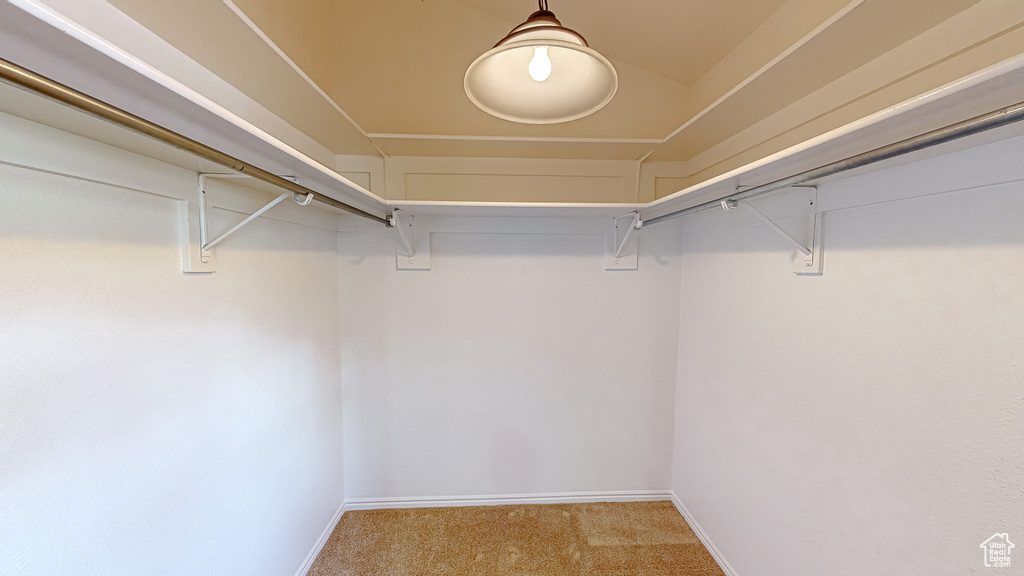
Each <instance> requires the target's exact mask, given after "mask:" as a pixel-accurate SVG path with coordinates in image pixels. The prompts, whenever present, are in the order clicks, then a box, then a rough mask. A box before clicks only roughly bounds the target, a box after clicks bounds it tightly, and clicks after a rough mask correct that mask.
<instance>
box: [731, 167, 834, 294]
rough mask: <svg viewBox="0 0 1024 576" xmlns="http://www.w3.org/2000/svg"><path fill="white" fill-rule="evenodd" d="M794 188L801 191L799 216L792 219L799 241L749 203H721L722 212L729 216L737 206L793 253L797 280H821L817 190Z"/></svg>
mask: <svg viewBox="0 0 1024 576" xmlns="http://www.w3.org/2000/svg"><path fill="white" fill-rule="evenodd" d="M795 188H800V189H801V190H802V191H803V192H802V193H803V194H804V198H803V199H802V203H801V205H802V210H801V213H800V214H798V215H797V216H796V218H795V219H796V221H797V222H798V226H799V231H798V232H796V235H798V236H799V237H800V238H801V239H799V240H798V239H797V238H796V237H794V235H793V234H790V233H789V232H787V231H786V230H784V229H783V228H782V227H781V226H779V225H778V224H777V223H776V222H775V221H774V220H772V219H771V218H769V217H768V216H766V215H765V214H764V213H763V212H761V211H760V210H758V209H757V208H755V207H754V205H753V204H751V203H750V201H748V200H742V199H741V200H733V199H725V200H722V208H723V209H724V210H726V211H727V212H732V211H733V210H735V209H736V208H738V207H740V206H742V207H743V208H746V209H747V210H748V211H749V212H750V213H751V214H753V215H754V216H757V218H758V219H759V220H760V221H762V222H764V223H765V224H766V225H767V226H768V227H769V228H771V229H772V231H773V232H775V233H776V234H778V235H779V237H780V238H782V239H783V240H785V241H786V243H787V244H789V245H790V246H791V247H792V248H793V249H794V250H795V252H794V257H793V272H794V273H796V274H797V275H799V276H820V275H821V274H822V272H823V268H822V227H823V224H824V218H823V217H824V215H823V214H822V213H821V211H820V210H819V209H818V189H817V188H816V187H813V186H810V187H795Z"/></svg>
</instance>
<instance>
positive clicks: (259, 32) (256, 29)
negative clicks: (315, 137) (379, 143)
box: [224, 0, 368, 136]
mask: <svg viewBox="0 0 1024 576" xmlns="http://www.w3.org/2000/svg"><path fill="white" fill-rule="evenodd" d="M224 4H226V5H227V7H228V8H230V9H231V11H232V12H234V13H235V15H236V16H238V18H239V19H240V20H241V21H242V22H245V25H246V26H248V27H249V28H250V29H251V30H252V31H253V32H255V33H256V35H257V36H259V37H260V39H261V40H263V42H265V43H266V44H267V46H269V47H270V49H271V50H273V51H274V52H276V53H277V55H278V56H280V57H281V59H282V60H284V61H285V63H287V64H288V66H291V68H292V70H295V72H296V73H297V74H298V75H299V76H301V77H302V79H303V80H305V81H306V83H307V84H309V85H310V86H312V87H313V89H314V90H316V92H317V94H319V95H320V96H321V97H323V99H324V100H326V101H327V103H328V104H330V105H331V107H333V108H334V109H335V110H337V111H338V113H339V114H341V115H342V116H344V117H345V120H348V122H349V123H350V124H352V126H353V127H354V128H355V129H356V130H358V131H359V132H360V133H362V135H363V136H368V134H367V133H366V130H363V127H362V126H360V125H359V123H358V122H356V121H355V120H354V119H353V118H352V117H351V116H349V115H348V112H345V110H343V109H342V107H341V106H339V105H338V103H337V102H335V101H334V99H333V98H331V97H330V96H328V95H327V92H324V90H323V88H321V87H320V85H319V84H317V83H316V82H314V81H313V79H312V78H310V77H309V75H308V74H306V72H305V70H303V69H302V68H300V67H299V65H298V64H296V63H295V62H294V61H293V60H292V59H291V58H289V57H288V55H287V54H285V52H284V50H281V48H280V47H279V46H278V45H277V44H276V43H275V42H274V41H273V40H271V39H270V36H267V34H266V33H265V32H263V30H262V29H261V28H260V27H259V26H257V25H256V23H255V22H253V21H252V19H251V18H249V17H248V16H247V15H246V14H245V12H243V11H242V9H241V8H239V7H238V6H236V5H235V3H234V2H233V0H224Z"/></svg>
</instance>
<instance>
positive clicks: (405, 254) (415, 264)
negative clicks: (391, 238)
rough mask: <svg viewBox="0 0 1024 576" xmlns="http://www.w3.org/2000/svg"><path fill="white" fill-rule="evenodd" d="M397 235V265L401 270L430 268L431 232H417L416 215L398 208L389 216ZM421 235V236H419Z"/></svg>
mask: <svg viewBox="0 0 1024 576" xmlns="http://www.w3.org/2000/svg"><path fill="white" fill-rule="evenodd" d="M388 221H389V222H390V224H391V227H392V228H393V229H394V230H395V233H396V236H397V240H398V242H397V244H398V247H397V252H396V254H395V266H396V267H397V268H398V269H399V270H430V234H429V233H421V234H419V235H417V234H416V228H415V226H414V225H413V223H414V221H415V217H414V216H413V215H411V214H406V213H404V212H402V211H401V210H398V209H396V210H395V211H394V212H392V213H391V216H389V217H388ZM417 236H419V237H417Z"/></svg>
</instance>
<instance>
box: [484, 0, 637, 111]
mask: <svg viewBox="0 0 1024 576" xmlns="http://www.w3.org/2000/svg"><path fill="white" fill-rule="evenodd" d="M539 4H540V10H538V11H537V12H534V13H533V14H531V15H530V17H529V18H528V19H527V20H526V22H524V23H522V24H520V25H519V26H516V27H515V28H513V29H512V31H511V32H509V33H508V36H505V37H504V38H502V40H501V41H500V42H498V43H497V44H496V45H495V46H494V48H491V49H490V50H488V51H487V52H484V53H483V54H482V55H481V56H480V57H479V58H477V59H476V60H475V61H474V62H473V63H472V64H471V65H470V66H469V70H467V71H466V81H465V87H466V95H468V96H469V99H470V100H472V101H473V103H474V104H476V105H477V106H478V107H479V108H480V109H481V110H483V111H484V112H487V113H488V114H491V115H493V116H497V117H498V118H503V119H505V120H510V121H512V122H520V123H523V124H557V123H559V122H568V121H570V120H577V119H579V118H583V117H585V116H589V115H591V114H593V113H594V112H597V111H598V110H600V109H601V108H603V107H604V105H605V104H607V103H608V102H610V101H611V99H612V96H614V95H615V90H616V89H617V88H618V86H619V77H618V75H617V74H616V73H615V67H613V66H612V63H611V62H609V61H608V59H607V58H605V57H604V56H602V55H601V54H599V53H598V52H597V51H596V50H594V49H593V48H591V47H590V46H589V45H587V41H586V40H585V39H584V38H583V36H581V35H580V34H579V33H577V32H575V31H573V30H570V29H568V28H565V27H563V26H562V23H561V22H559V21H558V19H557V18H555V15H554V14H553V13H552V12H550V11H549V10H548V3H547V0H540V1H539Z"/></svg>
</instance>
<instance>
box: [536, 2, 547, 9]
mask: <svg viewBox="0 0 1024 576" xmlns="http://www.w3.org/2000/svg"><path fill="white" fill-rule="evenodd" d="M537 5H538V6H539V7H540V9H541V10H544V11H547V9H548V0H537Z"/></svg>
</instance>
